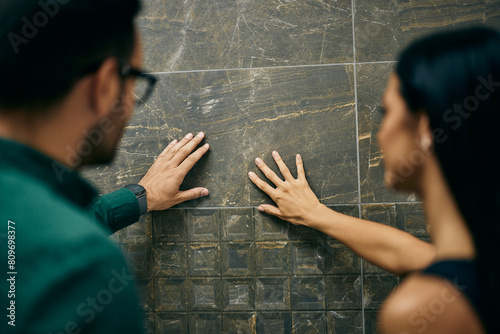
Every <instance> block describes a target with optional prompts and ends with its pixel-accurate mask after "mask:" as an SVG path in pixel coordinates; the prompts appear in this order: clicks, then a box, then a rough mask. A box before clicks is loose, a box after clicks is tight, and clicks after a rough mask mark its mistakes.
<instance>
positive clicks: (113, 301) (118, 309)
mask: <svg viewBox="0 0 500 334" xmlns="http://www.w3.org/2000/svg"><path fill="white" fill-rule="evenodd" d="M105 241H106V242H104V241H102V242H89V243H86V247H77V249H76V250H72V251H67V252H65V254H60V255H59V256H58V257H57V258H56V257H51V258H49V259H47V260H46V262H45V263H46V264H47V265H46V266H45V265H42V266H40V265H39V266H38V267H37V268H35V269H36V271H37V274H38V276H36V275H32V276H31V277H30V278H31V280H28V281H29V282H32V283H30V284H28V285H27V286H26V288H30V287H31V288H32V289H29V290H28V291H25V293H27V292H30V293H29V296H26V298H25V299H23V300H29V303H27V304H24V305H21V304H20V305H19V308H20V309H21V308H22V309H23V311H24V312H22V315H21V314H20V317H19V319H18V320H19V321H18V326H17V325H16V329H17V330H18V331H15V332H14V333H23V334H24V333H80V332H81V333H94V334H101V333H102V334H108V333H130V334H143V333H144V318H143V313H142V310H141V308H140V304H139V301H140V298H139V296H138V295H137V291H136V287H135V281H134V277H133V275H132V274H131V273H130V271H129V269H128V266H127V264H126V262H125V260H124V258H123V256H122V255H121V253H120V251H119V250H118V249H117V248H116V249H115V247H114V246H113V245H111V244H110V243H109V241H108V240H105ZM39 262H40V261H39ZM55 262H57V265H56V264H55ZM34 277H36V279H35V278H34ZM19 313H21V312H19Z"/></svg>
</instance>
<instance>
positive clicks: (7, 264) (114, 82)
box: [0, 0, 209, 334]
mask: <svg viewBox="0 0 500 334" xmlns="http://www.w3.org/2000/svg"><path fill="white" fill-rule="evenodd" d="M139 7H140V4H139V0H45V1H44V0H38V1H37V0H2V3H1V4H0V29H1V30H0V33H1V34H0V37H1V41H0V73H1V75H0V261H1V263H2V265H1V268H2V271H1V273H0V276H1V281H0V294H1V297H0V309H1V310H2V317H1V318H0V333H23V334H27V333H54V334H55V333H58V334H59V333H141V332H143V323H142V322H143V320H142V318H141V310H140V308H139V306H138V296H137V293H136V290H135V287H134V282H133V277H132V276H131V274H130V272H129V270H128V268H127V265H126V262H125V260H124V257H123V256H122V254H121V252H120V250H119V248H118V247H117V246H116V245H114V244H113V243H112V242H111V241H110V240H109V238H108V235H109V234H110V233H112V232H114V231H117V230H119V229H121V228H124V227H126V226H128V225H130V224H132V223H134V222H136V221H137V220H138V218H139V216H140V214H143V213H145V212H146V211H152V210H165V209H167V208H169V207H171V206H173V205H176V204H178V203H181V202H183V201H186V200H190V199H194V198H198V197H200V196H206V195H208V190H207V189H205V188H195V189H191V190H188V191H179V186H180V184H181V183H182V181H183V179H184V177H185V175H186V174H187V172H188V171H189V170H190V169H191V168H192V167H193V165H194V164H195V163H196V162H197V161H198V160H199V159H200V158H201V157H202V156H203V155H204V154H205V153H206V152H207V151H208V149H209V147H208V145H204V146H201V147H199V148H198V149H196V148H197V147H198V146H199V144H200V143H201V141H202V140H203V138H204V134H203V133H200V134H198V135H196V136H193V135H191V134H189V135H187V136H186V137H185V138H183V139H182V140H180V141H179V142H177V141H173V142H172V143H170V144H169V145H168V147H167V148H166V149H165V150H164V151H163V152H162V153H161V154H160V156H159V157H158V159H157V160H156V162H155V163H154V164H153V166H152V167H151V168H150V170H149V171H148V172H147V174H146V175H145V176H144V178H143V179H142V180H141V181H140V182H139V183H138V185H131V186H128V187H126V188H123V189H120V190H117V191H116V192H114V193H111V194H108V195H105V196H102V197H100V198H98V197H97V196H96V191H95V190H94V189H93V188H92V187H91V186H90V185H89V184H88V183H87V182H85V181H84V180H83V179H81V178H80V176H79V175H78V174H77V172H76V171H75V170H77V169H78V168H80V167H81V166H84V165H91V164H100V163H109V162H110V161H112V159H113V157H114V155H115V150H116V147H117V145H118V143H119V140H120V138H121V136H122V134H123V131H124V128H125V126H126V124H127V121H128V120H129V119H130V116H131V115H132V113H133V105H134V104H135V103H143V102H144V99H146V98H147V95H148V94H149V93H150V92H151V89H152V87H153V86H154V83H155V78H153V77H152V76H150V75H148V74H146V73H144V72H143V71H142V70H140V69H141V66H142V57H141V47H140V41H139V37H138V34H137V33H136V30H135V26H134V17H135V16H136V15H137V13H138V11H139ZM139 81H141V82H139ZM142 81H144V84H145V85H146V88H147V89H145V90H144V93H145V95H141V94H142V93H140V92H138V91H136V92H135V93H137V97H136V95H135V94H134V89H135V85H136V84H137V85H139V84H142Z"/></svg>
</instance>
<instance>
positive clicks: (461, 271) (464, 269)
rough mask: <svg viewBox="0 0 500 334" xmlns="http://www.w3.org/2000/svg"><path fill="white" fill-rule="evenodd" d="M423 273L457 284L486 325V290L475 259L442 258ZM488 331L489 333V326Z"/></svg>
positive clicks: (456, 286) (457, 287)
mask: <svg viewBox="0 0 500 334" xmlns="http://www.w3.org/2000/svg"><path fill="white" fill-rule="evenodd" d="M420 273H421V274H423V275H434V276H439V277H442V278H444V279H446V280H447V281H449V282H450V283H451V284H453V285H454V286H455V288H456V289H458V291H459V292H460V293H463V294H464V295H465V296H466V297H467V299H468V300H469V301H470V303H471V304H472V306H473V307H474V309H475V310H476V312H477V314H478V316H479V318H480V319H481V321H482V323H483V326H484V325H485V321H484V320H485V314H486V312H487V310H486V309H485V298H486V291H485V288H484V285H482V284H481V277H480V276H479V271H478V268H477V264H476V262H475V261H474V260H463V259H453V260H442V261H438V262H434V263H433V264H431V265H430V266H429V267H427V268H425V269H424V270H423V271H422V272H420ZM486 331H487V332H488V333H489V331H488V328H486Z"/></svg>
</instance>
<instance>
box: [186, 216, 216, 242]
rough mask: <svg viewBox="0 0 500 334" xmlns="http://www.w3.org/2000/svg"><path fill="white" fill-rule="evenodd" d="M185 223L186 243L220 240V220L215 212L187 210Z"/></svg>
mask: <svg viewBox="0 0 500 334" xmlns="http://www.w3.org/2000/svg"><path fill="white" fill-rule="evenodd" d="M186 221H187V240H188V241H212V242H216V241H219V240H220V227H219V222H220V220H219V219H218V212H217V210H205V209H187V210H186Z"/></svg>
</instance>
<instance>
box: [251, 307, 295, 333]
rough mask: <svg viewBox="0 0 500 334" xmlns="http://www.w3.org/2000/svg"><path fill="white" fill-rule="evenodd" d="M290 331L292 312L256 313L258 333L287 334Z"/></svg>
mask: <svg viewBox="0 0 500 334" xmlns="http://www.w3.org/2000/svg"><path fill="white" fill-rule="evenodd" d="M291 332H292V314H291V313H287V312H259V313H257V333H258V334H288V333H291Z"/></svg>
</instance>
